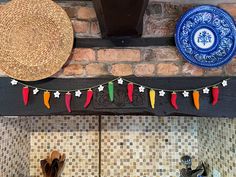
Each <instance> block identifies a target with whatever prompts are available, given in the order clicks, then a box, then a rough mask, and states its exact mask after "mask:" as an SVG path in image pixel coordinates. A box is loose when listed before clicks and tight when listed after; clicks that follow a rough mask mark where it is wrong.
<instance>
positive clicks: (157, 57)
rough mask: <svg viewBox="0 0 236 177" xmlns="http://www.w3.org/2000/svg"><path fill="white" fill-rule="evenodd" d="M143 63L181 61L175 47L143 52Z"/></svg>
mask: <svg viewBox="0 0 236 177" xmlns="http://www.w3.org/2000/svg"><path fill="white" fill-rule="evenodd" d="M144 58H145V61H154V62H159V61H178V60H180V59H182V57H181V56H180V54H179V52H178V51H177V49H176V48H175V47H158V48H154V49H150V50H147V51H145V55H144Z"/></svg>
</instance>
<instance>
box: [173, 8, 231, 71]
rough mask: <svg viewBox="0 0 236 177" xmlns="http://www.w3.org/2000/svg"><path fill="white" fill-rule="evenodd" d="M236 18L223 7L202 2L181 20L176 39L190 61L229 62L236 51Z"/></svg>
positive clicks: (204, 63)
mask: <svg viewBox="0 0 236 177" xmlns="http://www.w3.org/2000/svg"><path fill="white" fill-rule="evenodd" d="M235 38H236V27H235V23H234V19H233V18H232V17H231V16H230V15H229V14H228V13H227V12H226V11H224V10H222V9H220V8H218V7H215V6H212V5H203V6H199V7H196V8H193V9H191V10H189V11H188V12H187V13H185V14H184V15H183V16H182V17H181V19H180V20H179V21H178V23H177V26H176V34H175V42H176V46H177V48H178V50H179V51H180V53H181V54H182V55H183V57H184V58H185V59H186V60H188V61H189V62H190V63H192V64H194V65H197V66H200V67H205V68H213V67H219V66H222V65H224V64H226V63H228V62H229V61H230V60H231V59H232V58H233V57H234V54H235V52H236V42H235V41H236V40H235Z"/></svg>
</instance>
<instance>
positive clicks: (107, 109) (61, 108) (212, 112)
mask: <svg viewBox="0 0 236 177" xmlns="http://www.w3.org/2000/svg"><path fill="white" fill-rule="evenodd" d="M111 79H112V78H107V77H106V78H87V79H85V78H83V79H82V78H81V79H47V80H43V81H39V82H33V83H27V84H29V85H34V86H36V87H43V88H48V89H77V88H85V87H91V86H94V85H97V84H100V83H104V82H106V81H109V80H111ZM128 79H129V80H131V81H134V82H137V83H140V84H143V85H147V86H150V87H155V88H166V89H167V88H168V89H187V88H197V87H201V86H205V85H211V84H215V83H217V82H219V81H222V80H223V79H225V78H222V77H204V78H203V77H176V78H173V77H171V78H154V77H153V78H137V77H128ZM10 81H11V79H10V78H0V94H1V97H0V103H1V106H0V115H1V116H48V115H156V116H200V117H201V116H204V117H205V116H207V117H236V111H235V103H236V92H235V90H236V77H232V78H231V80H230V81H228V86H227V87H224V88H223V87H220V101H219V103H218V104H217V105H216V106H214V107H213V106H212V105H211V99H212V98H211V95H210V94H209V95H206V94H202V93H201V99H200V101H201V108H200V111H197V110H196V109H195V108H194V106H193V100H192V98H191V97H189V98H184V97H183V96H182V94H178V105H179V110H178V111H176V110H174V109H173V108H172V106H171V105H170V95H169V94H167V95H166V96H165V97H159V96H158V93H157V96H156V108H155V109H154V110H153V109H151V108H150V103H149V96H148V91H147V90H146V92H145V93H144V94H140V93H139V91H138V88H135V93H134V103H133V104H130V103H129V101H128V97H127V87H126V85H118V84H116V83H115V101H114V102H113V103H111V102H110V101H109V100H108V93H107V87H105V90H104V92H98V91H97V90H95V91H94V98H93V100H92V102H91V105H90V106H89V107H88V108H87V109H84V108H83V104H84V102H85V97H86V96H85V95H86V93H85V92H84V93H83V95H82V96H81V98H76V97H73V99H72V110H73V111H72V113H68V112H67V111H66V108H65V104H64V97H63V95H61V98H60V99H55V98H53V96H52V98H51V101H50V103H51V109H50V110H47V109H46V108H45V107H44V105H43V95H42V94H43V93H42V92H41V93H38V94H37V95H32V93H31V94H30V101H29V105H28V106H27V107H25V106H24V105H23V101H22V96H21V92H22V90H21V89H22V86H21V85H16V86H12V85H11V84H10Z"/></svg>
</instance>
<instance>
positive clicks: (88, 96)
mask: <svg viewBox="0 0 236 177" xmlns="http://www.w3.org/2000/svg"><path fill="white" fill-rule="evenodd" d="M92 97H93V91H92V90H91V89H89V90H88V91H87V98H86V102H85V104H84V108H87V107H88V106H89V104H90V102H91V100H92Z"/></svg>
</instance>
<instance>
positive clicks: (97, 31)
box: [90, 21, 100, 36]
mask: <svg viewBox="0 0 236 177" xmlns="http://www.w3.org/2000/svg"><path fill="white" fill-rule="evenodd" d="M90 31H91V34H92V35H95V36H100V28H99V25H98V22H97V21H96V22H91V29H90Z"/></svg>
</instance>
